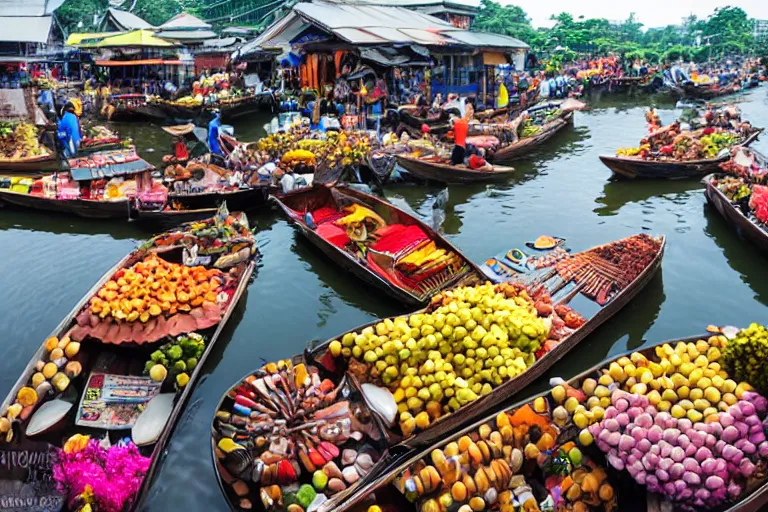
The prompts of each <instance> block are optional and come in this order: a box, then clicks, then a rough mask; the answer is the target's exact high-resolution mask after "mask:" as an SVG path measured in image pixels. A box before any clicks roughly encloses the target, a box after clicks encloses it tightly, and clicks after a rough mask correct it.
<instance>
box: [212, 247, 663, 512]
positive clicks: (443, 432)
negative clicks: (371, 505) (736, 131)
mask: <svg viewBox="0 0 768 512" xmlns="http://www.w3.org/2000/svg"><path fill="white" fill-rule="evenodd" d="M625 242H626V240H620V241H617V242H615V244H622V243H625ZM657 243H658V248H657V252H656V254H655V255H654V256H653V258H652V259H651V260H650V261H649V263H648V264H647V266H646V267H645V268H644V269H643V270H642V271H641V272H640V273H639V274H638V275H637V276H636V277H635V279H634V280H632V282H631V283H630V284H629V285H628V286H627V287H626V288H624V289H623V290H621V291H620V292H618V294H617V295H615V296H614V297H613V298H612V300H611V301H610V302H608V303H607V304H605V305H604V306H602V307H599V308H598V309H597V311H595V308H594V303H592V302H591V301H589V300H588V299H586V298H585V297H583V296H582V295H580V292H581V291H582V290H585V289H586V288H583V287H581V286H579V285H576V286H574V287H571V286H570V285H566V287H565V288H563V287H562V284H563V283H562V282H558V279H557V278H555V279H554V280H551V274H552V272H551V271H549V270H548V269H539V270H538V271H532V272H529V273H525V274H520V275H518V276H517V278H518V279H520V280H521V282H522V281H523V280H524V281H525V282H527V283H528V284H529V285H530V286H531V287H534V288H535V287H536V286H538V285H543V287H544V288H545V289H547V290H549V291H550V292H552V293H553V294H554V296H555V297H557V296H559V297H560V299H553V300H556V301H557V302H556V303H558V304H563V305H564V304H566V303H570V302H573V304H574V307H575V308H578V309H579V310H583V311H585V312H586V311H587V310H588V309H591V310H592V311H591V313H589V314H588V316H589V318H588V319H586V322H585V323H583V324H582V325H581V327H577V328H575V329H574V330H572V331H570V333H569V334H568V335H567V336H566V337H564V338H562V339H561V340H560V342H559V344H557V345H556V346H555V347H554V348H551V350H549V352H546V353H544V354H543V355H541V356H540V357H539V358H538V359H537V360H536V361H535V362H534V363H533V364H532V365H531V366H529V367H528V369H527V370H525V371H523V372H522V373H520V374H518V375H516V376H515V377H514V378H512V379H510V380H506V381H504V382H502V383H501V384H500V385H498V386H497V387H495V389H493V390H492V391H490V392H489V393H488V394H486V395H484V396H482V397H480V398H478V399H476V400H475V401H474V402H470V403H467V404H465V405H464V406H462V407H460V408H459V409H458V410H456V411H455V412H453V413H452V414H447V415H445V416H442V417H440V418H438V419H434V418H433V419H432V423H430V424H429V425H428V426H427V427H426V428H425V429H424V430H422V431H420V432H418V433H416V434H415V435H405V436H403V432H402V431H399V429H397V430H398V431H395V427H390V428H388V429H387V431H386V433H385V439H386V441H387V442H388V444H389V448H388V449H387V450H386V451H385V452H384V453H383V455H382V456H381V458H380V459H379V460H378V462H376V463H375V464H374V465H373V467H372V468H370V470H369V472H368V474H367V475H365V476H363V477H362V478H361V479H360V480H358V483H353V484H351V485H348V486H347V488H346V489H345V490H344V491H342V492H341V493H340V494H338V495H334V496H333V497H332V498H331V500H329V501H328V502H326V503H324V504H322V505H321V506H320V508H319V509H318V511H320V512H328V511H330V510H334V511H337V510H349V509H351V507H352V506H354V505H356V504H357V503H359V502H360V501H361V500H363V499H364V498H365V497H366V496H367V495H368V494H369V493H370V492H372V491H373V490H375V489H378V488H379V487H381V486H384V485H386V484H387V483H388V482H389V480H388V478H389V477H391V475H393V474H394V471H395V468H396V467H398V466H397V464H399V463H401V462H402V461H404V460H406V458H407V457H408V456H413V454H414V450H415V449H417V448H420V449H423V448H425V447H427V446H434V445H436V444H437V443H439V442H441V440H442V441H444V440H445V439H447V438H448V436H453V435H454V434H455V433H456V432H457V430H459V429H460V428H462V427H464V426H465V425H471V424H472V423H473V422H475V421H477V420H478V419H479V418H482V417H485V416H487V415H488V412H489V411H491V410H495V408H497V407H499V406H500V405H501V404H502V403H505V402H507V401H508V400H510V399H511V398H513V397H514V396H517V395H518V394H520V393H521V392H522V391H523V390H524V389H525V388H526V387H527V386H528V385H529V384H530V383H532V382H533V381H534V380H535V379H536V378H538V377H540V376H541V375H543V374H544V373H545V372H546V371H548V370H549V369H550V368H551V367H552V365H553V364H554V363H555V362H556V361H558V360H559V359H561V358H562V357H564V356H565V355H566V354H567V353H568V352H569V351H570V350H571V349H573V348H574V347H575V346H576V345H577V344H578V343H580V342H581V341H582V340H583V339H584V338H585V337H586V336H587V335H588V334H589V333H591V332H592V331H593V330H594V329H596V328H597V327H598V326H599V325H601V324H602V323H603V322H605V321H606V320H607V319H608V318H610V317H611V316H613V315H614V314H615V313H616V312H617V311H618V310H620V309H621V308H622V307H623V306H625V305H626V304H627V303H628V302H629V301H630V300H631V299H632V298H633V297H634V296H635V295H637V294H638V293H639V292H640V290H641V289H642V288H643V287H644V286H645V285H646V284H647V283H648V281H649V280H650V279H651V278H652V277H653V275H654V274H655V272H656V270H657V269H658V268H659V267H660V264H661V258H662V256H663V252H664V238H663V237H660V238H659V239H658V240H657ZM608 245H611V244H606V245H604V246H600V247H599V248H605V247H607V246H608ZM558 247H560V245H558ZM510 252H511V251H510ZM543 254H547V253H546V252H544V253H543ZM575 256H576V257H581V256H579V255H575ZM548 275H549V276H550V277H548ZM531 289H533V288H531ZM449 293H450V292H449ZM581 299H584V300H587V301H588V302H589V304H585V303H581V304H580V305H578V304H577V302H578V301H579V300H581ZM425 311H426V310H425ZM422 312H423V311H422ZM417 313H421V312H417ZM400 318H401V317H395V318H391V319H385V320H377V321H374V322H371V323H369V324H366V325H362V326H360V327H358V328H356V329H354V330H352V331H349V332H347V333H343V334H341V335H339V336H337V337H334V338H333V339H331V340H327V341H326V342H324V343H321V344H319V345H318V346H316V347H310V348H309V349H308V350H307V351H306V352H305V354H304V355H303V356H297V357H294V358H293V363H294V364H298V363H300V362H301V363H304V364H307V365H309V366H310V367H319V368H320V369H321V370H324V372H322V374H323V375H324V376H327V377H328V378H329V379H331V381H333V382H342V381H343V380H344V379H348V380H351V381H352V382H353V383H355V385H356V386H360V383H363V384H362V385H363V386H365V385H366V380H367V379H366V377H365V376H366V375H368V374H367V373H361V370H362V369H360V368H358V369H357V370H354V371H353V370H352V369H351V365H350V366H349V367H347V365H346V361H345V360H344V358H343V357H342V358H334V357H333V355H332V354H331V352H330V350H331V348H330V347H331V343H332V342H333V341H335V340H343V339H345V337H347V336H350V335H351V336H352V337H354V336H355V335H356V333H361V332H364V331H363V330H364V329H377V328H378V327H377V326H379V327H380V326H385V325H386V323H387V322H392V323H394V322H395V321H399V320H400ZM402 318H405V319H406V321H408V315H405V316H404V317H402ZM371 380H375V379H373V378H371ZM232 396H233V395H232V394H229V395H228V398H229V400H230V401H231V399H232ZM226 399H227V397H225V400H226ZM368 405H369V407H370V408H373V405H372V404H371V402H368ZM361 414H363V415H364V416H367V415H368V413H361ZM218 419H219V415H218V414H217V419H216V420H214V421H218ZM294 426H295V428H297V429H298V428H301V425H300V424H299V425H294ZM214 435H217V434H216V428H214ZM217 441H218V439H214V443H216V442H217ZM214 452H215V453H217V449H216V448H214ZM220 458H221V453H220V452H219V453H217V455H216V460H217V470H218V472H219V477H220V484H221V486H222V489H223V490H224V492H225V494H226V495H227V497H228V498H230V499H239V498H235V497H234V493H233V492H232V490H231V488H230V487H229V485H230V484H231V483H232V481H233V480H232V478H233V477H234V478H238V476H237V475H232V474H224V473H223V472H222V465H221V463H220ZM318 467H319V466H318ZM249 487H250V488H251V491H252V489H253V487H252V486H249ZM256 487H258V484H257V485H256ZM241 496H242V495H241ZM256 496H258V494H256ZM235 503H236V502H235ZM233 505H234V503H233ZM235 508H236V507H235ZM354 510H364V509H354ZM452 510H453V509H452Z"/></svg>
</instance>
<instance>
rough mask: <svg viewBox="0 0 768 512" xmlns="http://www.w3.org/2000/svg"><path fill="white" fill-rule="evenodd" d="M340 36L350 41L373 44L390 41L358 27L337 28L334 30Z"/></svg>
mask: <svg viewBox="0 0 768 512" xmlns="http://www.w3.org/2000/svg"><path fill="white" fill-rule="evenodd" d="M333 33H334V34H336V35H337V36H338V37H340V38H342V39H344V40H345V41H349V42H350V43H353V44H371V43H388V42H389V41H387V40H386V39H382V38H380V37H378V36H376V35H373V34H371V33H368V32H365V31H363V30H360V29H357V28H337V29H335V30H334V31H333Z"/></svg>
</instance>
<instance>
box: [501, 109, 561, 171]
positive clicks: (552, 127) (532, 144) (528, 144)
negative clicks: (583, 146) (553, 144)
mask: <svg viewBox="0 0 768 512" xmlns="http://www.w3.org/2000/svg"><path fill="white" fill-rule="evenodd" d="M572 122H573V112H569V113H568V114H566V115H565V116H563V117H562V118H560V119H556V120H554V121H552V122H551V123H548V124H547V126H545V127H544V128H542V130H541V132H539V133H537V134H536V135H534V136H533V137H527V138H525V139H523V140H519V141H517V142H515V143H513V144H510V145H509V146H506V147H502V148H500V149H498V150H497V151H496V152H495V153H494V154H493V158H492V160H493V161H494V162H505V161H509V160H514V159H515V158H519V157H521V156H523V155H526V154H528V153H530V152H531V151H534V150H536V149H537V148H538V147H539V146H540V145H541V144H543V143H544V142H546V141H548V140H549V139H551V138H552V137H554V136H555V135H557V133H558V132H559V131H560V130H562V129H564V128H565V127H566V126H568V125H569V124H570V123H572Z"/></svg>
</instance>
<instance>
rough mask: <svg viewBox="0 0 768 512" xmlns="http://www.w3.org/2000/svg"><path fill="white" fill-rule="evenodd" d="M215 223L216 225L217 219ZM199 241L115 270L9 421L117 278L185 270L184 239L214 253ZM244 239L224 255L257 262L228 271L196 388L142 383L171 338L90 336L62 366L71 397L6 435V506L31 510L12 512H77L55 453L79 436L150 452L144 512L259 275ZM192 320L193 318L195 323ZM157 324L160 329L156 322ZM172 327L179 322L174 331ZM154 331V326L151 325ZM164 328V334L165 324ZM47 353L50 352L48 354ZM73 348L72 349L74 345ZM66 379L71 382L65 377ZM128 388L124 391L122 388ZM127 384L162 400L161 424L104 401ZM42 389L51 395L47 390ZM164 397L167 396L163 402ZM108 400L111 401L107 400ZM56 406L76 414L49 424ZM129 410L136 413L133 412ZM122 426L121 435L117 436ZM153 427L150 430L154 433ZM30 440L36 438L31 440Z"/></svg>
mask: <svg viewBox="0 0 768 512" xmlns="http://www.w3.org/2000/svg"><path fill="white" fill-rule="evenodd" d="M235 220H237V221H238V222H243V223H244V224H245V225H247V219H246V218H245V217H244V216H242V215H238V214H236V215H234V216H231V217H229V218H227V219H226V222H230V221H232V222H234V221H235ZM211 222H214V221H213V219H211ZM194 233H195V231H193V228H190V227H189V226H184V227H183V230H182V231H177V232H176V233H173V234H172V233H165V234H163V235H159V236H158V237H155V238H153V239H152V240H151V241H149V242H148V243H146V244H144V245H143V246H141V247H140V248H138V249H136V250H135V251H132V252H131V253H130V254H128V255H127V256H126V257H125V258H123V259H122V260H121V261H119V262H118V263H117V264H116V265H115V266H114V267H113V268H112V269H111V270H109V271H108V272H107V273H106V274H105V275H104V276H103V277H102V278H101V279H100V280H99V282H98V283H96V285H95V286H94V287H93V288H91V289H90V290H89V291H88V293H86V295H85V296H84V297H83V298H82V299H81V300H80V302H79V303H78V304H77V305H76V306H75V307H74V309H72V311H71V312H70V313H69V314H67V316H66V317H65V318H64V319H63V320H62V322H61V323H60V324H59V325H58V326H57V327H56V328H55V329H54V330H53V332H52V333H51V337H50V338H48V340H46V342H44V343H43V344H42V346H41V347H40V348H39V349H38V350H37V351H36V353H35V354H34V355H33V357H32V359H31V360H30V362H29V364H28V365H27V367H26V369H25V370H24V371H23V372H22V374H21V376H20V377H19V379H18V381H17V382H16V384H15V385H14V386H13V388H11V390H10V392H9V393H8V396H7V397H6V398H5V400H4V401H3V404H2V411H3V415H6V414H9V413H7V412H6V411H10V410H11V408H10V406H11V404H14V403H15V402H16V400H17V394H18V393H19V391H20V390H22V389H24V388H26V389H27V390H28V389H29V388H28V386H29V382H30V379H31V378H32V377H33V374H35V373H36V372H38V369H37V368H38V366H39V362H41V361H48V360H49V358H51V357H52V356H51V354H53V352H51V350H50V347H51V346H52V345H50V342H51V340H52V339H54V337H55V339H57V340H60V342H61V344H62V345H66V343H65V341H66V340H65V337H67V336H69V337H70V338H71V340H73V341H70V342H69V344H71V343H74V340H76V339H78V338H77V337H76V336H75V332H76V331H77V330H78V329H80V331H79V332H83V331H82V329H83V327H82V323H81V322H82V321H83V315H85V316H88V314H89V312H90V311H89V308H90V306H91V302H90V301H91V299H92V297H95V296H97V294H98V293H99V292H100V291H102V289H103V287H104V286H105V285H106V284H107V283H108V282H110V281H112V280H114V279H117V278H116V277H115V276H116V275H122V274H123V271H124V270H125V269H127V268H129V267H131V266H132V265H134V264H136V263H137V262H141V261H145V258H162V259H163V260H164V261H167V262H180V261H181V260H182V251H183V249H184V247H183V245H182V244H181V243H179V238H178V237H181V239H182V240H183V241H186V242H189V243H191V244H192V245H195V244H199V245H198V247H207V246H205V245H203V244H202V243H199V242H198V241H199V240H200V239H198V238H196V235H195V234H194ZM240 233H242V232H239V233H238V236H235V237H227V238H225V239H222V240H223V242H224V244H225V247H226V250H225V252H224V253H222V254H223V255H227V256H228V255H229V254H230V251H235V250H238V248H239V247H242V244H245V246H246V247H249V249H248V253H249V256H247V257H245V258H244V259H239V260H238V261H237V262H232V263H233V265H227V266H225V267H223V268H224V270H226V271H227V272H226V275H227V276H231V278H230V277H226V278H224V284H223V287H222V288H220V290H221V291H222V294H224V296H225V297H227V298H226V299H223V298H222V299H221V300H222V302H220V303H219V304H218V305H216V308H218V314H220V315H221V316H220V317H218V316H217V318H218V321H216V323H212V322H213V320H211V321H209V322H207V323H206V325H208V324H210V326H209V327H206V328H204V329H199V330H197V329H196V331H197V332H198V333H199V334H201V335H203V336H204V337H205V346H204V348H203V349H202V352H201V354H200V357H199V358H198V364H197V365H196V366H195V367H194V369H193V370H191V371H190V372H189V374H188V376H189V381H188V383H187V384H186V385H185V386H182V387H181V389H180V391H178V392H174V384H173V382H171V380H172V379H170V378H169V379H168V380H166V381H165V382H164V383H163V384H162V388H158V386H159V385H158V384H150V383H149V381H148V380H146V379H145V378H143V377H140V376H141V373H142V370H144V367H145V362H146V361H148V360H149V354H150V353H151V352H152V351H153V350H156V349H157V348H158V347H159V346H160V345H162V344H163V343H165V342H167V341H169V340H170V338H168V337H164V338H161V339H160V340H158V341H157V342H154V343H150V342H149V341H147V342H146V343H143V344H138V343H136V342H131V343H122V344H114V343H106V342H104V341H102V339H106V338H101V337H100V338H98V339H97V338H94V337H92V336H90V335H88V336H86V338H87V339H84V340H81V341H82V343H81V344H80V345H79V347H78V348H79V352H77V353H74V354H73V353H71V352H70V354H71V355H70V356H66V357H65V358H63V359H62V360H61V361H57V363H56V365H57V366H58V364H59V363H62V364H67V371H68V372H69V371H70V370H72V372H71V373H70V375H71V380H70V381H68V382H66V384H67V386H66V390H65V391H63V392H60V391H58V390H59V389H61V388H60V387H54V388H53V389H52V390H51V391H49V392H48V393H45V394H43V392H42V391H41V394H40V395H38V396H37V398H36V399H35V400H36V403H35V404H34V405H29V406H27V407H26V409H24V412H23V413H22V414H21V415H19V416H17V417H16V418H15V419H14V420H13V422H12V426H11V431H10V432H11V434H9V435H6V434H4V435H3V438H2V443H0V457H2V459H3V460H7V461H9V463H8V464H3V465H2V467H0V488H2V489H3V493H4V498H3V499H4V500H6V501H5V502H4V503H16V504H18V503H22V504H23V505H20V506H19V507H15V506H11V507H10V508H11V509H14V508H15V509H16V510H25V511H27V512H44V511H46V512H56V511H60V510H70V509H71V508H70V505H71V503H67V501H68V497H67V496H65V495H64V494H63V493H62V492H61V491H59V490H58V489H57V487H56V485H55V482H54V480H53V478H52V469H53V466H54V457H53V456H52V454H51V453H50V451H51V449H52V448H55V447H61V446H62V445H63V444H64V441H66V440H67V438H68V437H70V436H71V435H72V434H74V433H83V432H85V433H87V434H90V435H91V436H92V438H94V439H101V438H105V439H108V440H109V443H110V444H114V443H116V442H117V441H118V440H119V439H122V438H125V437H128V438H137V439H139V440H138V441H136V442H137V443H140V444H141V445H142V446H140V447H139V451H140V453H141V454H142V455H143V456H145V457H150V458H151V460H150V461H149V466H148V469H147V471H146V473H145V474H144V475H143V480H142V483H141V487H140V488H139V490H138V492H137V493H136V495H134V496H131V498H130V503H128V504H127V505H126V506H125V508H124V509H123V510H136V509H138V508H139V507H138V504H137V501H138V499H139V498H140V496H141V495H143V494H144V493H145V492H146V491H147V489H148V486H149V483H150V482H151V480H152V478H153V475H154V473H155V472H156V470H157V468H158V465H159V463H160V460H161V459H162V454H163V452H164V451H165V449H166V445H167V443H168V441H169V439H170V437H171V435H172V433H173V431H174V428H175V426H176V424H177V422H178V420H179V418H180V415H181V413H182V412H183V410H184V408H185V406H186V404H187V402H188V400H189V398H190V396H191V394H192V391H193V389H194V385H195V383H196V382H197V380H198V379H199V378H200V377H201V376H202V372H203V367H204V362H205V360H206V359H207V358H208V356H209V355H210V353H211V351H212V350H213V348H214V346H215V344H216V342H217V340H218V339H219V337H220V335H221V333H222V331H223V329H224V326H225V324H226V323H227V321H228V319H229V318H230V316H231V314H232V312H233V310H234V309H235V307H236V305H237V303H238V301H239V299H240V298H241V296H242V295H243V293H244V292H245V290H246V288H247V287H248V284H249V282H250V279H251V276H252V275H253V272H254V270H255V267H256V263H255V261H254V259H253V256H255V254H256V252H255V241H254V239H253V236H252V235H250V234H249V235H248V237H247V238H242V236H240ZM238 244H239V245H238ZM200 252H201V254H202V253H203V249H200ZM214 260H215V261H214V262H213V263H216V262H223V260H221V259H220V258H219V257H218V256H215V255H214ZM209 268H212V267H209ZM112 282H114V281H112ZM177 316H178V315H177ZM187 316H188V317H191V315H187ZM85 322H86V323H88V320H87V319H86V320H85ZM150 322H154V320H151V321H150ZM170 323H171V320H169V321H168V323H167V324H170ZM167 324H166V325H167ZM147 326H149V323H148V324H147ZM157 326H158V328H159V323H158V324H157ZM177 331H178V329H174V330H170V329H168V332H169V333H170V332H177ZM164 332H165V331H164ZM181 334H189V333H188V332H185V333H181ZM169 335H170V334H169ZM46 345H49V346H48V347H47V346H46ZM66 346H67V348H69V345H66ZM56 356H57V355H56ZM51 364H53V363H51ZM78 365H79V366H78ZM75 370H80V371H75ZM60 371H62V372H64V371H65V370H64V368H63V367H62V368H61V370H60ZM61 375H62V376H64V373H62V374H61ZM142 379H143V380H142ZM121 381H122V382H123V384H119V382H121ZM126 381H131V382H136V381H139V382H141V383H142V384H138V386H143V388H142V389H145V390H146V394H141V390H140V389H139V388H125V389H124V391H125V392H127V393H130V394H132V396H142V397H153V396H154V397H155V398H152V400H151V401H150V402H149V403H148V405H147V408H146V410H147V411H149V410H150V408H152V407H154V405H153V402H155V400H158V402H159V403H162V405H163V406H164V408H165V410H164V411H160V412H159V413H158V411H157V408H155V413H158V414H157V415H156V416H155V413H153V416H154V417H152V418H150V417H147V418H142V413H141V412H139V408H140V405H138V404H141V400H139V401H138V402H134V404H133V405H131V406H126V405H125V403H123V405H116V403H115V402H113V401H109V398H107V392H106V391H105V392H104V393H101V390H102V389H107V388H106V387H103V388H102V386H101V385H99V383H105V384H104V386H106V383H107V382H111V383H112V384H113V385H114V386H115V388H110V389H123V388H121V387H120V386H124V387H125V386H126V385H127V384H125V382H126ZM54 382H55V381H54ZM44 384H45V385H46V388H49V387H50V383H48V382H47V381H46V382H44ZM37 389H38V390H44V388H42V387H38V388H37ZM150 390H151V392H150ZM86 392H87V393H88V398H87V400H86V408H85V409H84V408H83V407H82V405H83V400H84V398H85V394H86ZM158 392H159V394H156V393H158ZM27 393H28V392H27ZM102 398H103V401H102V400H101V399H102ZM93 400H96V402H92V401H93ZM52 403H54V405H56V406H62V405H64V406H66V404H67V403H68V404H70V405H71V407H70V408H69V410H68V412H66V411H62V412H60V413H59V414H54V415H53V416H49V413H48V412H47V411H45V412H44V413H41V412H40V411H41V410H43V409H44V408H48V407H49V404H52ZM96 403H98V404H102V405H103V406H104V409H96V410H102V411H103V412H104V414H103V415H102V414H92V413H91V412H92V411H93V410H94V409H93V407H94V406H96ZM145 403H146V402H145ZM78 404H80V407H78ZM14 407H15V406H14ZM51 408H52V407H51ZM131 408H133V409H131ZM49 409H50V408H49ZM117 409H120V411H122V414H118V411H117ZM129 409H131V410H132V411H133V412H129ZM73 410H74V414H73ZM88 411H91V412H88ZM38 414H40V416H43V415H45V416H47V417H46V418H44V419H45V420H47V422H46V423H45V424H42V425H41V423H40V421H39V420H42V419H43V418H40V417H39V416H38ZM137 416H138V419H137ZM21 418H24V419H21ZM139 423H141V424H142V425H141V428H140V429H139V428H138V425H139ZM32 426H34V433H35V434H34V436H33V435H31V433H32V432H31V429H30V427H32ZM116 426H117V427H119V428H118V429H116V428H115V427H116ZM133 426H137V428H136V429H133V428H132V427H133ZM147 426H149V427H150V428H148V429H147V428H146V427H147ZM139 430H140V431H139ZM28 432H29V433H30V435H27V433H28ZM21 454H23V457H24V459H21V458H18V457H19V456H20V455H21ZM139 477H140V475H139ZM94 487H95V486H94ZM4 507H6V505H4ZM78 509H79V508H78Z"/></svg>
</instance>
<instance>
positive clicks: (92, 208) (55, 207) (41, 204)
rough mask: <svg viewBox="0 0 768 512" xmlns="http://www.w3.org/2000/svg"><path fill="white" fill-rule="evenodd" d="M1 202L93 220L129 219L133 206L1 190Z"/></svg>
mask: <svg viewBox="0 0 768 512" xmlns="http://www.w3.org/2000/svg"><path fill="white" fill-rule="evenodd" d="M0 202H4V203H7V204H9V205H13V206H16V207H21V208H30V209H33V210H42V211H48V212H56V213H66V214H70V215H77V216H79V217H85V218H91V219H121V218H122V219H127V218H128V216H129V214H130V210H131V204H130V201H128V200H127V199H122V200H119V201H93V200H90V199H67V200H63V199H55V198H49V197H44V196H39V195H32V194H23V193H20V192H13V191H10V190H7V189H1V188H0Z"/></svg>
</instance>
